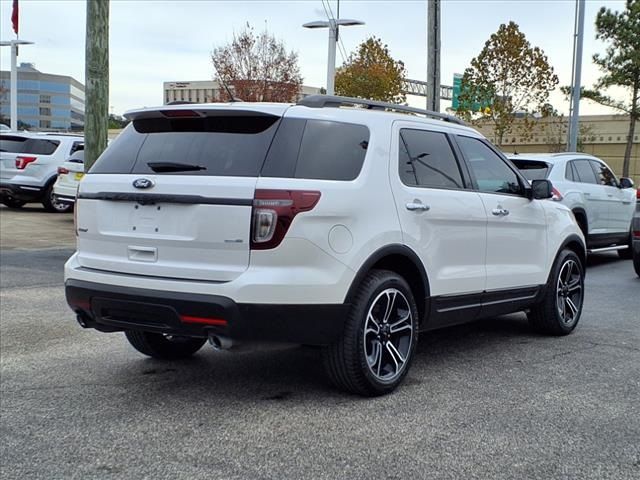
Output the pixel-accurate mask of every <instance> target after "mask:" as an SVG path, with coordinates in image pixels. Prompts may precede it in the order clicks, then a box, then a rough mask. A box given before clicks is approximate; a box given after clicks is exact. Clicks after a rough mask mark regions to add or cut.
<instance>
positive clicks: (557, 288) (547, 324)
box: [528, 249, 584, 335]
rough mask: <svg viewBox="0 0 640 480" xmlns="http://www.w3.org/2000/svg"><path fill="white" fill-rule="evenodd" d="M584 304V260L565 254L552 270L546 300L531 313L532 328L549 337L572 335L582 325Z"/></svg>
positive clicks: (546, 289) (559, 255) (560, 256)
mask: <svg viewBox="0 0 640 480" xmlns="http://www.w3.org/2000/svg"><path fill="white" fill-rule="evenodd" d="M583 303H584V267H583V265H582V263H581V262H580V258H578V256H577V255H576V254H575V253H574V252H573V251H572V250H568V249H564V250H562V251H561V252H560V253H559V254H558V256H557V258H556V260H555V262H554V264H553V267H552V268H551V274H550V275H549V280H548V281H547V285H546V287H545V292H544V297H543V299H542V300H541V301H540V303H538V304H537V305H535V306H534V307H532V308H531V309H530V310H529V312H528V318H529V322H530V323H531V325H532V326H533V327H534V328H535V329H536V330H537V331H538V332H540V333H544V334H547V335H568V334H569V333H571V332H572V331H573V330H574V329H575V328H576V325H578V321H579V320H580V315H581V314H582V305H583Z"/></svg>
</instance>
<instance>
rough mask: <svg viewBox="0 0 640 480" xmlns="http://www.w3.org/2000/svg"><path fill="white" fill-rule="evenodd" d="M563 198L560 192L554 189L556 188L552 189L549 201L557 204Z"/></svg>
mask: <svg viewBox="0 0 640 480" xmlns="http://www.w3.org/2000/svg"><path fill="white" fill-rule="evenodd" d="M563 198H564V197H563V196H562V194H561V193H560V191H559V190H558V189H556V187H553V188H552V189H551V200H553V201H554V202H559V201H560V200H562V199H563Z"/></svg>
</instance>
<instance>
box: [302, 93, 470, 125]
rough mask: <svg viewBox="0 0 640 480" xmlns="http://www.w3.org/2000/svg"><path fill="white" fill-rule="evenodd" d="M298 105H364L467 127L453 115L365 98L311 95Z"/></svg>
mask: <svg viewBox="0 0 640 480" xmlns="http://www.w3.org/2000/svg"><path fill="white" fill-rule="evenodd" d="M297 105H302V106H304V107H310V108H325V107H341V106H347V105H362V106H363V107H366V108H367V109H369V110H394V111H397V112H407V113H417V114H419V115H425V116H427V117H430V118H436V119H438V120H444V121H445V122H451V123H455V124H457V125H466V123H465V122H463V121H462V120H460V119H459V118H457V117H454V116H453V115H447V114H446V113H440V112H434V111H431V110H423V109H421V108H415V107H409V106H407V105H397V104H395V103H386V102H379V101H377V100H366V99H364V98H353V97H340V96H338V95H309V96H307V97H304V98H302V99H300V100H298V103H297Z"/></svg>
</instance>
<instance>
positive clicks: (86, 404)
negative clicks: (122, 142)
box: [0, 209, 640, 480]
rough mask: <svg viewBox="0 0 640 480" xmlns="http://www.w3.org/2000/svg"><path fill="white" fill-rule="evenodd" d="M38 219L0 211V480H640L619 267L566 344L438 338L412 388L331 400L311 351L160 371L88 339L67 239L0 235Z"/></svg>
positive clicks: (596, 280) (213, 356)
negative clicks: (75, 297)
mask: <svg viewBox="0 0 640 480" xmlns="http://www.w3.org/2000/svg"><path fill="white" fill-rule="evenodd" d="M31 215H33V213H32V212H29V213H27V212H25V213H20V214H16V213H15V212H8V211H6V210H4V209H0V222H1V223H2V230H3V233H2V245H3V249H2V252H1V256H0V260H1V271H0V287H1V294H0V302H1V320H0V353H1V355H0V360H1V370H0V380H1V383H0V459H1V460H0V477H1V478H2V479H3V480H4V479H6V480H9V479H31V478H42V479H52V478H55V479H58V478H77V479H90V478H107V479H111V478H118V479H131V478H149V479H160V478H171V479H175V478H186V479H195V478H220V479H263V478H264V479H283V478H294V479H300V478H314V479H315V478H319V479H325V478H326V479H360V478H362V479H371V478H385V479H386V478H397V479H407V478H429V479H456V480H457V479H474V478H477V479H490V478H498V479H516V478H522V479H524V478H526V479H533V478H540V479H552V478H557V479H597V480H602V479H616V480H618V479H627V478H628V479H637V478H640V325H639V323H640V318H639V312H640V295H639V294H640V279H638V278H637V277H636V276H635V275H634V273H633V269H632V266H631V262H629V261H625V262H623V261H620V260H617V258H616V257H615V256H601V257H597V258H593V259H592V260H591V262H590V267H589V270H588V275H587V288H588V291H587V294H588V297H587V300H586V305H585V312H584V315H583V318H582V321H581V324H580V326H579V327H578V329H577V331H576V332H575V333H574V334H573V335H571V336H569V337H565V338H546V337H542V336H538V335H535V334H533V333H531V331H530V330H529V328H528V326H527V324H526V322H525V320H524V317H523V316H522V315H513V316H509V317H502V318H498V319H494V320H490V321H486V322H482V323H475V324H472V325H467V326H463V327H457V328H451V329H448V330H444V331H440V332H436V333H432V334H430V335H428V336H424V337H422V338H421V339H420V346H419V353H418V355H417V358H416V361H415V362H414V364H413V367H412V370H411V372H410V373H409V376H408V378H407V381H406V382H405V385H404V386H403V387H402V388H400V389H399V390H398V391H397V392H396V393H394V394H393V395H389V396H387V397H384V398H377V399H373V400H366V399H361V398H358V397H353V396H349V395H344V394H342V393H340V392H337V391H334V390H333V389H332V388H331V387H329V386H328V384H327V382H326V380H325V378H324V376H323V373H322V369H321V366H320V364H319V358H318V355H317V352H316V351H315V350H312V349H304V348H299V347H292V348H279V349H274V350H271V351H268V350H261V351H257V352H248V353H228V352H223V353H218V352H215V351H213V350H210V349H207V348H205V349H203V350H202V351H201V352H200V353H199V354H198V355H196V356H195V357H194V358H193V359H190V360H188V361H184V362H175V363H161V362H158V361H154V360H150V359H146V358H144V357H143V356H141V355H139V354H137V353H136V352H135V351H133V350H132V349H131V348H130V347H129V346H128V345H127V344H126V341H125V339H124V338H123V336H122V335H121V334H110V335H108V334H100V333H97V332H93V331H86V330H82V329H81V328H80V327H78V326H77V325H76V324H75V323H74V320H73V318H72V315H71V313H70V311H68V309H67V307H66V305H65V302H64V298H63V288H62V270H61V268H62V264H63V263H64V260H65V259H66V258H67V257H68V256H69V255H70V254H71V253H72V249H70V248H51V247H54V246H55V245H56V244H57V242H58V241H62V240H60V239H59V238H58V237H59V236H62V237H64V234H63V233H62V230H60V231H59V232H58V233H57V234H55V235H54V237H55V240H54V242H49V243H47V242H42V244H41V245H36V246H38V249H16V248H14V247H15V246H22V247H24V246H25V243H24V241H23V240H22V239H18V238H15V237H16V233H18V231H17V230H14V233H11V232H7V231H4V230H5V229H6V225H8V224H10V222H13V223H11V224H12V225H16V224H18V221H19V222H22V221H23V220H22V217H24V218H27V219H29V220H24V221H30V220H31V219H35V218H36V217H35V216H31ZM36 215H39V214H36ZM18 216H20V217H21V218H20V220H19V219H18V218H17V217H18ZM38 218H40V217H38ZM42 218H45V219H46V222H47V223H48V224H49V225H47V226H45V227H44V229H45V230H50V229H51V228H52V226H56V228H57V227H59V228H60V229H63V228H67V227H68V226H69V225H68V220H67V218H65V217H64V216H56V215H54V216H48V217H42ZM69 218H70V216H69ZM33 225H34V226H37V225H36V224H35V223H34V224H33ZM25 228H27V227H25ZM29 228H31V227H29ZM38 228H42V227H38ZM27 234H28V235H29V236H30V237H31V239H30V240H29V241H34V239H38V238H39V239H42V238H45V235H44V233H41V232H40V231H39V230H38V229H36V230H34V231H30V230H28V231H27ZM47 235H52V232H48V233H47ZM64 238H66V240H64V241H68V240H69V239H71V238H72V236H71V237H70V236H69V235H68V231H67V236H66V237H64ZM52 243H53V244H52ZM61 245H66V243H61Z"/></svg>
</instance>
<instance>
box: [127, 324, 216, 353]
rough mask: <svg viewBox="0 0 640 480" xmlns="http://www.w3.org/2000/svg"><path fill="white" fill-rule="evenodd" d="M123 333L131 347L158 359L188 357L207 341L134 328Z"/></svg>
mask: <svg viewBox="0 0 640 480" xmlns="http://www.w3.org/2000/svg"><path fill="white" fill-rule="evenodd" d="M125 335H126V337H127V340H129V343H130V344H131V346H133V348H135V349H136V350H138V351H139V352H140V353H143V354H145V355H148V356H149V357H153V358H157V359H160V360H177V359H180V358H187V357H190V356H191V355H193V354H194V353H196V352H197V351H198V350H200V349H201V348H202V346H203V345H204V344H205V342H206V341H207V340H206V339H205V338H191V337H178V336H168V335H162V334H160V333H151V332H138V331H134V330H129V331H126V332H125Z"/></svg>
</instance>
